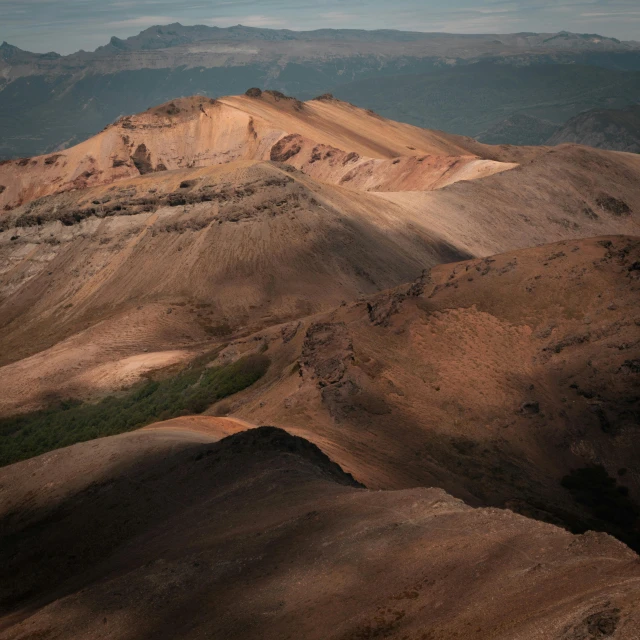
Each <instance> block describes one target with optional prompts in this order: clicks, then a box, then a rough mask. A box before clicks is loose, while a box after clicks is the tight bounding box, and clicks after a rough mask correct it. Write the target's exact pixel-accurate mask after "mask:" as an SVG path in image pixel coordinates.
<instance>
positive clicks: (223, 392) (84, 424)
mask: <svg viewBox="0 0 640 640" xmlns="http://www.w3.org/2000/svg"><path fill="white" fill-rule="evenodd" d="M205 364H206V363H205V362H202V360H199V361H196V362H195V363H193V364H192V365H191V367H190V368H188V369H186V370H185V371H183V372H181V373H179V374H178V375H176V376H174V377H171V378H168V379H165V380H159V381H158V380H151V381H149V382H147V383H145V384H144V385H143V386H141V387H138V388H137V389H134V390H132V391H130V392H128V393H127V394H126V395H123V396H109V397H107V398H104V399H103V400H101V401H100V402H98V403H95V404H94V403H91V404H90V403H84V404H83V403H81V402H79V401H66V402H62V403H60V404H59V405H58V406H56V407H53V408H50V409H47V410H43V411H36V412H33V413H29V414H25V415H19V416H13V417H10V418H2V419H0V466H4V465H7V464H12V463H14V462H18V461H20V460H25V459H27V458H32V457H34V456H38V455H40V454H42V453H46V452H47V451H52V450H53V449H59V448H61V447H67V446H69V445H72V444H75V443H77V442H85V441H86V440H92V439H94V438H102V437H105V436H112V435H116V434H118V433H124V432H125V431H133V430H134V429H139V428H141V427H144V426H145V425H148V424H151V423H153V422H157V421H159V420H169V419H171V418H175V417H178V416H181V415H189V414H194V413H202V412H203V411H205V410H206V409H207V408H208V407H209V406H211V405H212V404H213V403H215V402H218V401H219V400H222V399H223V398H226V397H228V396H231V395H233V394H234V393H238V392H239V391H242V390H243V389H246V388H247V387H249V386H251V385H252V384H254V383H255V382H256V381H257V380H259V379H260V378H261V377H262V376H263V375H264V374H265V373H266V372H267V369H268V368H269V364H270V361H269V358H267V357H266V356H264V355H251V356H247V357H245V358H242V359H240V360H238V361H237V362H234V363H232V364H228V365H225V366H222V367H215V368H207V367H206V366H205Z"/></svg>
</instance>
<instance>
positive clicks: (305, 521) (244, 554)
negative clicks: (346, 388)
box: [0, 428, 640, 640]
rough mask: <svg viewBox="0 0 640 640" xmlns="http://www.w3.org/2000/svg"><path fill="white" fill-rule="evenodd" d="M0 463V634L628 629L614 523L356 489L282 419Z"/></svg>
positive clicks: (621, 551)
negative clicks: (231, 430) (234, 431)
mask: <svg viewBox="0 0 640 640" xmlns="http://www.w3.org/2000/svg"><path fill="white" fill-rule="evenodd" d="M8 471H10V475H7V472H8ZM0 480H1V481H2V483H3V484H5V480H7V481H9V480H10V484H11V486H12V487H14V488H13V489H11V491H10V492H8V493H6V492H5V494H4V500H3V502H2V506H1V509H2V516H3V524H4V527H5V531H6V533H7V534H8V537H7V538H6V540H8V542H7V544H3V545H2V547H0V549H1V550H0V555H1V557H2V563H1V565H2V567H3V571H5V572H7V573H10V574H11V575H12V579H11V580H3V582H2V593H1V595H2V600H1V602H2V607H3V611H4V612H5V616H4V617H3V618H2V619H0V625H1V626H0V629H1V630H0V637H2V638H7V639H9V638H11V640H18V639H22V638H24V639H27V638H33V637H34V636H36V635H37V636H43V637H46V636H53V637H63V638H72V637H73V638H78V639H80V638H87V639H88V638H91V639H94V638H107V637H108V638H123V639H125V638H131V639H134V638H142V637H154V638H172V637H177V636H179V637H181V638H199V637H202V636H203V635H207V636H208V637H212V638H220V639H223V638H225V639H226V638H261V639H262V638H273V639H276V638H278V639H281V638H306V639H309V640H313V639H315V638H317V639H318V640H320V639H322V640H325V639H327V638H331V639H335V640H347V639H351V640H355V639H358V638H372V637H385V638H397V639H400V638H425V637H427V638H429V637H431V638H448V637H459V638H471V637H485V638H496V639H504V640H511V639H513V638H522V639H529V638H530V639H532V640H533V639H534V638H540V637H544V638H563V639H566V640H569V639H573V638H598V637H601V638H604V637H607V638H609V637H610V638H618V639H623V638H632V637H635V635H637V633H638V632H639V630H640V610H639V609H638V602H639V601H640V573H639V569H638V560H637V556H636V555H635V554H634V553H633V552H631V551H629V550H628V549H627V548H626V547H624V545H622V544H620V543H619V542H617V541H615V540H613V539H611V538H609V537H607V536H606V535H603V534H594V533H590V534H587V535H584V536H573V535H571V534H569V533H567V532H565V531H562V530H561V529H558V528H556V527H553V526H551V525H548V524H543V523H539V522H535V521H533V520H529V519H527V518H523V517H520V516H517V515H515V514H513V513H510V512H508V511H498V510H496V509H472V508H470V507H469V506H467V505H465V504H463V503H462V502H460V501H458V500H455V499H454V498H451V497H450V496H448V495H447V494H445V493H444V492H443V491H440V490H437V489H412V490H405V491H399V492H394V491H385V492H377V491H367V490H365V489H362V488H359V487H358V485H357V484H356V483H355V482H354V481H353V479H352V478H351V477H350V476H348V475H347V474H345V473H344V472H343V471H342V470H341V469H340V468H339V467H338V466H337V465H335V464H334V463H333V462H331V461H330V460H329V458H327V457H326V456H325V455H324V454H323V453H322V452H321V451H320V450H319V449H317V448H316V447H314V446H313V445H311V444H310V443H309V442H308V441H306V440H304V439H301V438H295V437H292V436H290V435H288V434H286V433H285V432H283V431H280V430H277V429H268V428H264V429H260V430H253V431H248V432H246V433H242V434H238V435H234V436H232V437H229V438H226V439H224V440H222V441H221V442H218V443H215V444H214V443H212V442H211V438H207V437H206V436H201V437H189V436H188V435H186V434H184V433H182V434H167V433H166V432H163V431H157V430H156V431H154V430H151V431H145V432H139V433H136V434H127V435H124V436H118V437H116V438H109V439H105V440H101V441H98V442H96V443H86V444H82V445H77V446H75V447H72V448H71V449H65V450H62V451H59V452H56V453H51V454H46V456H45V457H44V458H43V459H36V460H32V461H28V462H24V463H21V464H20V465H16V466H15V467H10V468H9V469H5V470H2V471H0ZM25 485H26V486H27V487H32V488H33V489H31V492H25V491H24V486H25ZM41 487H47V489H46V490H43V489H42V488H41ZM27 503H28V504H29V505H30V506H31V509H30V511H29V512H26V511H25V510H24V508H25V506H26V504H27ZM79 528H81V529H82V531H83V533H82V536H78V533H77V532H78V529H79ZM7 577H8V575H7Z"/></svg>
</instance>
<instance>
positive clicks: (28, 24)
mask: <svg viewBox="0 0 640 640" xmlns="http://www.w3.org/2000/svg"><path fill="white" fill-rule="evenodd" d="M170 22H181V23H182V24H185V25H190V24H207V25H216V26H220V27H226V26H230V25H235V24H244V25H249V26H261V27H273V28H288V29H317V28H319V27H333V28H363V29H379V28H390V29H408V30H414V31H448V32H451V33H513V32H517V31H542V32H545V31H546V32H549V31H552V32H553V31H560V30H563V29H564V30H567V31H576V32H580V33H583V32H586V33H600V34H602V35H608V36H614V37H617V38H620V39H625V40H640V0H482V1H478V0H475V1H472V0H253V1H251V2H249V1H247V0H0V41H1V40H7V41H8V42H10V43H11V44H14V45H16V46H19V47H21V48H23V49H28V50H30V51H38V52H44V51H58V52H60V53H70V52H72V51H76V50H78V49H86V50H93V49H95V48H96V47H98V46H100V45H102V44H106V42H107V41H108V40H109V38H110V37H111V36H112V35H117V36H118V37H120V38H125V37H127V36H130V35H134V34H136V33H138V32H139V31H141V30H142V29H145V28H146V27H149V26H151V25H154V24H167V23H170Z"/></svg>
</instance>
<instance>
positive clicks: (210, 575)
mask: <svg viewBox="0 0 640 640" xmlns="http://www.w3.org/2000/svg"><path fill="white" fill-rule="evenodd" d="M176 33H178V36H176V37H179V34H180V33H181V32H180V31H179V30H178V31H176ZM161 35H162V34H161ZM334 35H335V34H334ZM243 37H244V36H243ZM354 37H355V36H354ZM389 37H391V36H389ZM394 37H397V36H396V35H394ZM561 41H563V42H567V43H568V42H571V41H572V40H571V38H570V37H569V36H566V38H565V37H563V38H562V39H561ZM110 46H111V47H116V46H117V47H120V48H121V49H122V51H123V52H124V54H126V55H129V52H131V54H132V55H133V53H136V52H140V51H144V52H145V55H146V53H148V52H149V50H148V49H144V42H142V43H141V42H138V41H136V40H135V39H134V40H133V41H130V42H128V43H124V44H122V43H118V42H116V43H113V42H112V44H111V45H110ZM181 46H182V45H181ZM612 46H613V45H612ZM616 46H617V45H616ZM109 51H110V50H107V51H104V52H103V54H100V55H104V56H106V57H107V58H108V56H109V55H111V54H110V53H109ZM99 53H100V52H97V53H96V54H95V55H96V56H98V55H99ZM151 53H153V51H152V52H151ZM124 54H123V55H124ZM16 55H18V54H16ZM92 55H93V54H92ZM0 185H2V187H4V188H2V187H0V203H1V207H0V208H1V210H0V388H1V389H2V394H0V446H2V451H1V452H0V453H1V456H0V460H1V461H2V463H3V464H4V465H5V466H3V467H2V468H1V469H0V536H1V540H0V567H2V569H1V571H2V579H0V637H1V638H7V640H9V639H11V640H17V639H19V638H24V639H25V640H26V639H27V638H100V637H104V638H147V637H149V638H163V637H166V638H174V637H184V638H199V637H215V638H253V637H255V638H287V637H290V638H300V637H304V638H318V639H320V638H322V639H324V638H335V639H336V640H347V639H351V640H365V639H372V638H397V639H398V640H400V639H402V638H404V639H407V638H410V639H411V640H418V639H420V640H426V639H429V640H431V639H433V640H435V639H441V640H445V639H446V640H450V639H453V638H465V639H466V638H504V639H505V640H507V639H513V638H522V639H524V638H526V639H532V640H533V639H541V638H545V639H546V638H559V639H562V640H591V639H600V638H613V639H616V640H627V639H630V638H635V637H639V636H640V607H639V605H638V603H639V602H640V598H639V593H638V589H639V585H640V562H639V560H638V556H637V554H636V551H637V550H638V549H640V537H639V533H640V517H639V516H640V507H639V505H640V469H639V468H638V463H637V461H638V448H637V433H638V428H639V427H638V425H639V423H640V406H639V402H640V398H639V396H638V391H637V390H638V376H639V375H640V316H639V315H638V308H639V307H638V301H639V296H640V240H639V238H638V236H639V235H640V234H639V233H638V211H640V156H638V155H637V154H632V153H618V152H612V151H604V150H599V149H593V148H589V147H585V146H581V145H577V144H562V145H559V146H556V147H527V146H524V147H516V146H509V145H500V146H490V145H486V144H482V143H479V142H477V141H476V140H474V139H472V138H467V137H463V136H455V135H450V134H446V133H443V132H439V131H430V130H424V129H419V128H417V127H414V126H412V125H409V124H401V123H397V122H394V121H390V120H387V119H385V118H383V117H382V116H380V115H377V114H375V113H373V112H370V111H366V110H364V109H361V108H359V107H356V106H354V105H352V104H349V103H346V102H343V101H340V100H338V99H336V98H334V97H333V96H331V95H323V96H320V97H319V98H317V99H314V100H309V101H306V102H301V101H298V100H296V99H292V98H287V97H286V96H285V95H284V94H282V93H279V92H277V91H264V92H263V91H261V90H259V89H251V90H249V91H247V92H246V93H245V94H242V95H239V96H232V97H223V98H219V99H215V100H212V99H210V98H206V97H203V96H195V97H191V98H183V99H175V100H172V101H170V102H168V103H165V104H162V105H160V106H158V107H154V108H152V109H149V110H147V111H145V112H143V113H140V114H138V115H136V116H128V117H125V118H122V119H119V120H118V121H116V122H115V123H114V124H112V125H110V126H109V127H107V128H106V129H105V130H104V131H102V132H101V133H99V134H98V135H96V136H94V137H93V138H90V139H88V140H86V141H85V142H82V143H80V144H78V145H76V146H74V147H70V148H68V149H65V150H62V151H57V152H55V153H50V154H46V155H44V156H35V157H32V158H25V159H21V160H17V161H16V160H13V161H9V162H5V163H3V164H2V165H1V166H0ZM262 425H275V427H268V428H267V427H262V428H258V427H261V426H262ZM100 436H109V437H106V438H104V437H102V438H101V437H100ZM69 445H71V446H69ZM33 456H37V457H33Z"/></svg>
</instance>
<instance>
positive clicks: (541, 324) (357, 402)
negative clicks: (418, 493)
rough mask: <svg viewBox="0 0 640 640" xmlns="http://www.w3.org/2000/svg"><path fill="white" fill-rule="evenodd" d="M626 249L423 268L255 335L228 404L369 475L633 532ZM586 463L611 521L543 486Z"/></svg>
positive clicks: (634, 349) (635, 259) (370, 482)
mask: <svg viewBox="0 0 640 640" xmlns="http://www.w3.org/2000/svg"><path fill="white" fill-rule="evenodd" d="M639 251H640V248H639V244H638V239H637V238H624V237H618V238H601V239H593V240H583V241H570V242H563V243H560V244H556V245H550V246H544V247H538V248H534V249H527V250H523V251H517V252H513V253H509V254H504V255H500V256H494V257H492V258H486V259H482V260H474V261H469V262H463V263H459V264H457V265H441V266H438V267H435V268H434V269H432V270H431V273H430V275H425V276H424V277H423V278H422V279H420V280H418V281H416V282H415V283H414V284H413V285H411V286H405V287H402V288H399V289H397V290H396V291H392V292H387V293H383V294H379V295H378V296H376V297H372V298H369V299H367V300H365V301H362V302H360V303H358V304H356V305H349V306H346V307H342V308H340V309H337V310H335V311H333V312H331V313H328V314H323V315H320V316H315V317H313V318H308V319H305V320H303V321H301V322H298V323H294V324H292V325H288V326H287V327H285V328H282V329H280V328H277V329H274V330H272V331H269V332H266V333H264V334H260V338H261V339H262V340H266V341H267V342H268V344H269V348H268V349H267V350H266V352H265V353H266V354H267V355H268V356H269V357H270V358H271V360H272V367H271V370H270V373H269V375H268V376H267V377H266V378H265V381H264V383H263V384H262V385H261V386H260V388H257V389H255V390H253V391H251V392H249V393H243V394H240V395H239V396H238V397H236V398H235V399H234V401H233V402H232V403H231V406H230V409H231V413H232V415H237V416H239V417H242V418H244V419H246V420H248V421H250V422H253V423H257V424H260V423H265V422H266V423H274V424H280V425H282V426H283V427H287V428H288V427H296V428H303V429H305V430H306V431H307V432H308V433H312V434H314V435H313V437H314V438H321V439H322V440H316V441H317V442H323V443H324V442H326V443H327V444H326V450H327V452H328V453H329V454H330V455H331V457H332V458H333V459H335V460H336V461H338V462H339V463H340V464H341V465H342V466H343V468H345V469H347V470H349V471H350V472H351V473H353V475H354V476H355V477H356V478H357V479H358V480H360V481H362V482H364V483H365V484H366V485H367V486H369V487H372V488H405V487H412V486H424V485H428V486H440V487H443V488H445V489H446V490H447V491H449V492H451V493H453V494H454V495H456V496H458V497H461V498H463V499H465V500H468V501H470V502H471V503H472V504H483V505H487V504H488V505H495V506H504V505H507V506H510V507H511V508H514V509H517V510H518V511H520V512H522V513H526V514H530V515H532V516H534V517H540V518H543V519H548V520H551V521H553V522H562V523H564V524H566V525H567V526H571V527H574V528H576V529H578V530H580V529H581V530H584V528H597V529H605V530H609V531H612V532H615V533H616V534H617V535H620V537H621V538H622V539H625V540H628V541H629V542H630V543H633V544H636V545H638V544H640V541H639V540H638V537H637V522H638V520H637V516H638V515H640V511H639V509H638V507H639V506H640V477H639V476H638V469H637V457H638V448H637V442H636V436H637V425H638V416H639V415H640V407H639V406H638V394H637V384H638V370H639V369H638V360H639V358H640V342H639V341H638V323H639V322H640V318H638V317H637V315H638V314H637V307H638V302H639V300H640V281H639V280H638V275H639V274H640V271H638V265H639V264H640V253H639ZM255 344H256V343H255V341H254V340H248V341H246V342H239V343H237V344H235V343H234V344H232V345H231V346H230V347H229V348H228V349H227V350H226V351H223V352H222V354H221V361H225V358H230V359H233V358H237V357H239V355H241V354H242V353H245V352H250V351H251V350H252V349H255V346H254V345H255ZM214 410H215V408H214ZM323 446H324V445H323ZM594 465H603V466H604V468H605V470H606V473H605V476H604V478H603V482H604V483H605V484H608V483H609V482H611V483H612V485H611V486H612V487H614V488H615V486H616V485H621V488H620V490H619V491H620V493H619V495H620V496H622V497H623V498H624V496H623V493H624V492H626V493H624V495H627V494H628V497H629V499H630V500H631V501H632V503H633V504H628V503H627V502H626V500H627V498H624V499H622V502H620V504H619V507H618V508H619V515H620V518H618V516H616V515H612V514H611V513H605V512H603V511H602V510H601V506H602V505H598V504H595V503H591V504H584V503H580V501H579V500H578V502H576V499H577V498H580V496H577V494H575V495H574V494H572V493H571V491H569V490H568V489H567V488H563V487H562V486H561V481H562V480H563V478H564V476H565V475H567V474H569V473H570V472H571V471H572V470H576V469H581V468H586V467H591V466H594ZM607 476H608V477H609V478H610V479H611V480H610V481H609V480H606V477H607ZM624 487H626V489H625V488H624ZM604 488H605V487H604V485H603V487H602V489H603V490H604ZM576 496H577V498H576ZM613 498H614V497H613V496H610V497H609V498H607V500H606V501H609V502H610V501H611V500H613ZM580 499H581V498H580ZM623 503H624V504H623ZM612 504H613V503H612ZM634 505H635V506H634ZM623 513H626V514H627V515H625V516H624V517H623ZM634 514H635V515H634Z"/></svg>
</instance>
